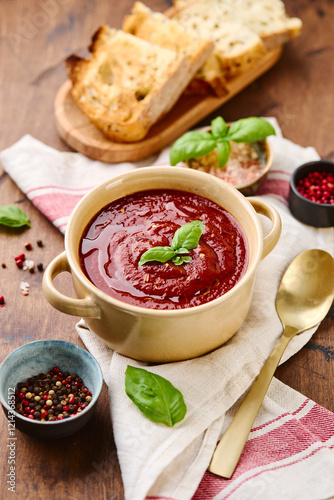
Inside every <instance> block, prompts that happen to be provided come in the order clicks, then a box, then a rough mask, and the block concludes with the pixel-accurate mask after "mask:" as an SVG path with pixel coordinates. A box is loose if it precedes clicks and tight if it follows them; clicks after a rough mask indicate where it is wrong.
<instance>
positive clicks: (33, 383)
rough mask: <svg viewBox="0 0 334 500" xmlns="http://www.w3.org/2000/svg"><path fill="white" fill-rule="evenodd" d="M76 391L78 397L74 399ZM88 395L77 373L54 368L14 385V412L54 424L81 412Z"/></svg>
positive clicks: (89, 393) (86, 402) (87, 403)
mask: <svg viewBox="0 0 334 500" xmlns="http://www.w3.org/2000/svg"><path fill="white" fill-rule="evenodd" d="M0 300H1V296H0ZM53 384H55V385H53ZM50 387H52V389H50ZM59 388H61V390H58V389H59ZM55 390H56V392H55ZM78 391H79V397H77V396H75V393H78ZM58 393H60V394H58ZM91 396H92V393H91V392H90V391H89V390H88V389H87V387H86V386H85V385H84V383H83V381H82V379H81V378H80V377H79V376H78V375H77V374H76V373H73V374H72V375H70V374H69V373H68V372H62V371H61V370H60V369H59V367H58V366H55V367H53V368H52V369H51V370H50V371H49V372H48V373H47V374H44V373H40V374H39V375H35V376H33V377H30V378H29V379H28V380H27V381H26V382H19V383H18V384H17V386H16V392H15V409H16V411H17V412H18V413H19V414H20V415H23V416H24V417H26V418H29V419H31V420H39V421H42V422H53V421H56V420H63V419H66V418H69V417H74V415H77V414H78V413H80V412H81V411H82V410H84V409H85V408H86V407H87V406H88V405H89V403H90V402H91V400H92V398H91Z"/></svg>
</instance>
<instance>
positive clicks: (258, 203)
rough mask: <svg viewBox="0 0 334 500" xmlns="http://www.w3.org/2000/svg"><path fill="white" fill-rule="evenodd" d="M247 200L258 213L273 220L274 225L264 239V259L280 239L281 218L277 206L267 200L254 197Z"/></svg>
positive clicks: (262, 257)
mask: <svg viewBox="0 0 334 500" xmlns="http://www.w3.org/2000/svg"><path fill="white" fill-rule="evenodd" d="M247 200H248V201H249V202H250V204H251V205H252V206H253V208H254V210H255V211H256V213H258V214H261V215H265V216H266V217H268V219H270V220H271V222H272V227H271V229H270V231H269V233H268V234H267V236H265V237H264V239H263V250H262V256H261V260H262V259H264V258H265V257H266V256H267V255H268V254H269V253H270V252H271V251H272V250H273V249H274V248H275V246H276V244H277V242H278V240H279V237H280V234H281V229H282V223H281V218H280V216H279V214H278V212H277V210H276V208H274V207H273V206H272V205H270V204H269V203H267V202H266V201H264V200H261V199H260V198H254V197H250V198H247Z"/></svg>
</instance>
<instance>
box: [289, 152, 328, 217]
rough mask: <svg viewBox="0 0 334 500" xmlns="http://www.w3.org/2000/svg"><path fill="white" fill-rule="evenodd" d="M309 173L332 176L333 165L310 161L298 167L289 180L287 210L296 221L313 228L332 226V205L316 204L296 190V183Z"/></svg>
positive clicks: (322, 161) (325, 162)
mask: <svg viewBox="0 0 334 500" xmlns="http://www.w3.org/2000/svg"><path fill="white" fill-rule="evenodd" d="M310 172H328V173H331V174H333V175H334V163H332V162H330V161H325V160H317V161H311V162H309V163H305V164H304V165H301V166H300V167H298V168H297V169H296V170H295V171H294V172H293V174H292V176H291V179H290V192H289V208H290V210H291V213H292V215H293V216H294V217H296V219H298V220H299V221H301V222H303V223H304V224H308V225H310V226H315V227H330V226H334V205H330V204H328V203H317V202H314V201H311V200H309V199H307V198H305V196H302V195H301V194H300V193H299V192H298V190H297V187H296V186H297V184H298V181H300V180H301V179H303V178H305V177H306V176H307V175H308V174H309V173H310Z"/></svg>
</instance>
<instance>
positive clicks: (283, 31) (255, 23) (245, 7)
mask: <svg viewBox="0 0 334 500" xmlns="http://www.w3.org/2000/svg"><path fill="white" fill-rule="evenodd" d="M218 1H219V0H218ZM223 1H224V0H223ZM226 1H228V2H229V3H230V4H231V5H232V6H233V8H234V9H235V11H236V15H237V16H238V17H240V19H241V20H242V22H243V23H244V24H246V25H247V26H248V27H249V28H250V29H251V30H253V31H254V32H255V33H257V34H258V35H259V36H260V38H261V39H262V41H263V43H264V45H265V47H266V49H267V50H271V49H273V48H274V47H277V46H279V45H283V44H284V43H286V42H288V41H289V40H291V39H293V38H296V37H297V36H298V35H299V34H300V32H301V28H302V21H301V20H300V19H299V18H297V17H288V15H287V14H286V11H285V6H284V3H283V2H282V1H281V0H254V1H252V2H249V1H248V0H226Z"/></svg>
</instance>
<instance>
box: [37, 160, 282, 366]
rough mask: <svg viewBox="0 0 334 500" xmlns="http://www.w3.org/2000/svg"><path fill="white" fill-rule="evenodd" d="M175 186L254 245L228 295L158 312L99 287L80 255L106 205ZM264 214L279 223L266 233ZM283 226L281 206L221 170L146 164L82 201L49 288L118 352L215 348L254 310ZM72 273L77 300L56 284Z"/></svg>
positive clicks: (187, 353) (142, 356)
mask: <svg viewBox="0 0 334 500" xmlns="http://www.w3.org/2000/svg"><path fill="white" fill-rule="evenodd" d="M153 189H163V190H166V189H174V190H179V191H186V192H191V193H195V194H197V195H200V196H202V197H204V198H207V199H209V200H212V201H213V202H215V203H217V204H218V205H220V206H221V207H223V208H224V209H225V210H227V211H228V212H230V214H231V215H232V216H233V217H234V218H235V219H236V220H237V221H238V223H239V224H240V226H241V228H242V229H243V231H244V234H245V237H246V240H247V246H248V264H247V268H246V271H245V273H244V274H243V276H242V277H241V279H240V280H239V281H238V282H237V283H236V285H235V286H234V287H233V288H232V289H231V290H229V291H228V292H227V293H225V294H223V295H221V296H220V297H218V298H215V299H214V300H212V301H210V302H207V303H204V304H201V305H198V306H194V307H188V308H183V309H175V310H158V309H148V308H144V307H139V306H135V305H130V304H127V303H125V302H122V301H120V300H118V299H115V298H112V297H111V296H109V295H107V294H106V293H104V292H102V291H101V290H99V289H98V288H97V287H96V286H95V285H93V284H92V282H91V281H90V280H89V279H88V278H87V277H86V275H85V273H84V272H83V271H82V268H81V266H80V259H79V248H80V241H81V238H82V234H83V231H84V229H85V227H86V226H87V224H88V223H89V222H90V221H91V219H92V217H93V216H94V214H97V213H98V212H99V211H100V210H101V209H102V208H103V207H105V206H106V205H108V204H109V203H111V202H112V201H114V200H117V199H119V198H122V197H124V196H126V195H129V194H133V193H137V192H141V191H147V190H153ZM257 214H263V215H265V216H266V217H267V218H269V219H270V221H271V223H272V225H271V229H270V231H269V233H268V234H267V235H266V236H265V237H264V235H263V231H262V226H261V223H260V220H259V218H258V215H257ZM280 231H281V221H280V218H279V215H278V213H277V211H276V210H275V209H274V208H273V207H272V206H271V205H270V204H268V203H267V202H265V201H263V200H261V199H258V198H247V199H246V198H245V197H244V196H243V195H242V194H241V193H239V192H238V191H237V190H236V189H235V188H233V187H232V186H230V185H229V184H227V183H226V182H224V181H222V180H220V179H217V178H216V177H214V176H211V175H208V174H206V173H203V172H198V171H194V170H191V169H188V168H182V167H146V168H142V169H137V170H133V171H131V172H128V173H126V174H123V175H120V176H118V177H115V178H113V179H111V180H109V181H107V182H105V183H104V184H102V185H100V186H98V187H97V188H95V189H93V190H92V191H91V192H90V193H88V194H87V195H86V196H85V197H84V198H83V199H82V200H81V201H80V202H79V203H78V205H77V206H76V207H75V209H74V211H73V213H72V215H71V217H70V220H69V222H68V226H67V230H66V235H65V251H64V252H63V253H61V254H60V255H58V256H57V257H56V258H55V259H54V260H53V261H52V262H51V263H50V264H49V266H48V267H47V269H46V271H45V274H44V281H43V290H44V293H45V296H46V298H47V300H48V301H49V302H50V303H51V304H52V305H53V306H54V307H55V308H56V309H58V310H60V311H62V312H64V313H66V314H71V315H75V316H80V317H83V318H84V319H85V322H86V323H87V325H88V326H89V328H90V329H91V330H92V331H93V332H94V334H95V335H96V336H97V337H98V338H99V339H100V340H101V341H102V342H104V343H105V344H106V345H107V346H109V347H110V348H112V349H113V350H115V351H117V352H119V353H121V354H123V355H126V356H129V357H131V358H134V359H137V360H142V361H148V362H156V363H163V362H170V361H180V360H185V359H190V358H194V357H197V356H200V355H202V354H205V353H208V352H210V351H212V350H214V349H216V348H217V347H219V346H221V345H222V344H224V343H225V342H226V341H227V340H229V339H230V338H231V337H232V335H233V334H234V333H235V332H236V331H237V330H238V328H239V327H240V326H241V324H242V323H243V321H244V319H245V317H246V315H247V312H248V310H249V307H250V304H251V300H252V294H253V286H254V278H255V273H256V269H257V266H258V264H259V263H260V261H261V260H262V259H263V258H265V257H266V255H268V254H269V253H270V252H271V251H272V250H273V248H274V247H275V245H276V243H277V241H278V239H279V236H280ZM64 271H68V272H69V273H71V275H72V281H73V286H74V290H75V294H76V297H77V298H71V297H67V296H65V295H64V294H62V293H60V292H59V291H58V290H57V289H56V287H55V286H54V283H53V280H54V278H55V277H56V276H57V275H58V274H59V273H61V272H64Z"/></svg>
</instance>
